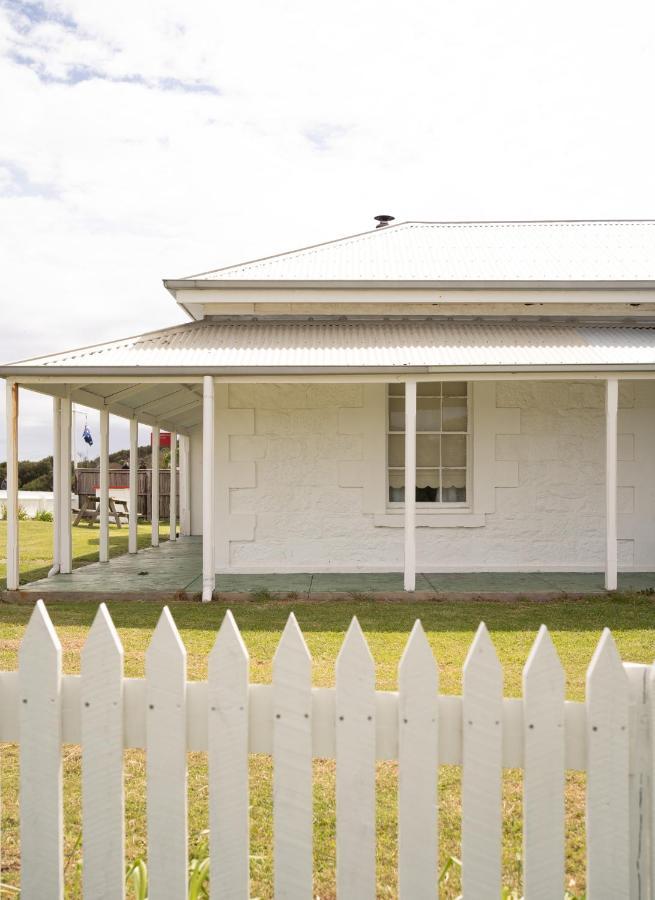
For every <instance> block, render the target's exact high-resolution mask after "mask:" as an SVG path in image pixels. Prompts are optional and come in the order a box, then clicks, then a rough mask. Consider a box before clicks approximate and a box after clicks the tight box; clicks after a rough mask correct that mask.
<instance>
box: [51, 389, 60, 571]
mask: <svg viewBox="0 0 655 900" xmlns="http://www.w3.org/2000/svg"><path fill="white" fill-rule="evenodd" d="M60 469H61V400H60V399H59V397H54V398H53V401H52V505H53V512H54V515H53V518H54V526H53V529H52V568H51V569H50V571H49V572H48V578H51V577H52V576H53V575H56V574H57V573H58V572H59V567H60V560H61V551H60V541H59V531H60V526H61V521H60V519H61V480H60V478H59V471H60Z"/></svg>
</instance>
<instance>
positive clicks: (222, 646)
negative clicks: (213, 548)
mask: <svg viewBox="0 0 655 900" xmlns="http://www.w3.org/2000/svg"><path fill="white" fill-rule="evenodd" d="M248 665H249V660H248V651H247V650H246V645H245V644H244V642H243V639H242V637H241V634H240V632H239V629H238V628H237V625H236V622H235V621H234V616H233V615H232V613H231V612H230V611H229V610H228V611H227V612H226V614H225V618H224V619H223V622H222V624H221V627H220V630H219V632H218V636H217V638H216V643H215V644H214V647H213V650H212V651H211V653H210V655H209V672H208V681H209V690H208V695H207V701H208V707H209V709H208V718H209V721H208V734H207V738H208V765H209V853H210V871H211V873H212V877H211V891H212V894H211V895H212V898H213V900H216V898H221V900H223V898H234V900H248V897H249V896H250V891H249V870H250V851H249V830H250V822H249V815H250V811H249V804H248V798H249V784H248Z"/></svg>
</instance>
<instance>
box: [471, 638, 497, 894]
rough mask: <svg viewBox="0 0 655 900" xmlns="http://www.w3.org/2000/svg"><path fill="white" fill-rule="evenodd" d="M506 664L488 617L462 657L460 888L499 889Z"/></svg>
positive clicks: (481, 891) (483, 891)
mask: <svg viewBox="0 0 655 900" xmlns="http://www.w3.org/2000/svg"><path fill="white" fill-rule="evenodd" d="M502 722H503V670H502V668H501V665H500V662H499V660H498V656H497V655H496V650H495V647H494V645H493V643H492V642H491V638H490V637H489V632H488V631H487V629H486V627H485V624H484V622H482V623H480V627H479V628H478V631H477V634H476V635H475V639H474V641H473V643H472V644H471V648H470V650H469V652H468V655H467V657H466V662H465V663H464V674H463V691H462V733H463V739H462V894H463V896H464V897H498V896H499V895H500V889H501V839H502V817H503V805H502V774H503V770H502V753H503V727H502Z"/></svg>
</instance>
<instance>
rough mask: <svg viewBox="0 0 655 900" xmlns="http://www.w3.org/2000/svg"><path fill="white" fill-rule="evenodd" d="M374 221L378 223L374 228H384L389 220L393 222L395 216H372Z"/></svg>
mask: <svg viewBox="0 0 655 900" xmlns="http://www.w3.org/2000/svg"><path fill="white" fill-rule="evenodd" d="M373 218H374V219H375V221H376V222H377V223H378V224H377V225H376V226H375V227H376V228H386V227H387V225H388V224H389V222H393V220H394V219H395V218H396V217H395V216H374V217H373Z"/></svg>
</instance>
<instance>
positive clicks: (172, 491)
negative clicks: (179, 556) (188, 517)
mask: <svg viewBox="0 0 655 900" xmlns="http://www.w3.org/2000/svg"><path fill="white" fill-rule="evenodd" d="M168 490H169V514H170V537H169V540H171V541H174V540H176V538H177V432H176V431H171V484H170V487H169V489H168Z"/></svg>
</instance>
